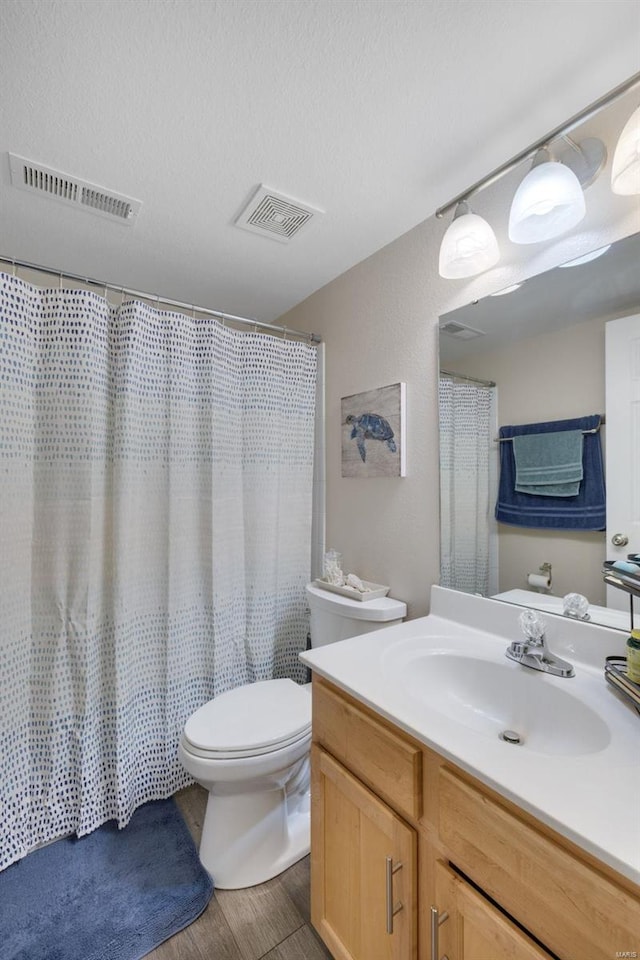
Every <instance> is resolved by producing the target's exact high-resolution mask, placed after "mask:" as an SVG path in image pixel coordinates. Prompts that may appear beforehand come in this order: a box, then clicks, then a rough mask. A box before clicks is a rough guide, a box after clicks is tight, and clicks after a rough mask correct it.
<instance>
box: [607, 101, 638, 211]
mask: <svg viewBox="0 0 640 960" xmlns="http://www.w3.org/2000/svg"><path fill="white" fill-rule="evenodd" d="M611 189H612V190H613V192H614V193H618V194H622V196H632V195H633V194H635V193H640V107H638V108H637V109H636V110H635V111H634V112H633V113H632V114H631V116H630V117H629V119H628V120H627V122H626V124H625V125H624V128H623V130H622V133H621V134H620V139H619V140H618V143H617V146H616V150H615V153H614V155H613V166H612V168H611Z"/></svg>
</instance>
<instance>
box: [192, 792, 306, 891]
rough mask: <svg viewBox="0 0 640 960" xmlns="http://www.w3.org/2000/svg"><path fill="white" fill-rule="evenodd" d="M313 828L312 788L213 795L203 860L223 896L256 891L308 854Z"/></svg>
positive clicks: (205, 827) (204, 834) (205, 828)
mask: <svg viewBox="0 0 640 960" xmlns="http://www.w3.org/2000/svg"><path fill="white" fill-rule="evenodd" d="M310 822H311V816H310V797H309V790H308V788H307V789H306V790H305V791H304V792H295V791H294V792H293V793H287V792H286V791H285V790H284V789H275V790H268V791H263V792H258V793H245V794H241V795H237V794H236V795H235V796H224V795H223V796H220V795H217V794H215V793H209V798H208V800H207V810H206V813H205V819H204V824H203V828H202V839H201V841H200V851H199V852H200V860H201V862H202V865H203V866H204V868H205V870H207V872H208V873H209V874H210V875H211V877H212V879H213V882H214V884H215V886H216V888H218V889H219V890H237V889H242V888H243V887H253V886H255V885H256V884H258V883H264V882H265V881H266V880H271V879H272V877H276V876H277V875H278V874H279V873H282V872H283V870H286V869H287V867H290V866H292V864H294V863H297V861H298V860H301V859H302V858H303V857H305V856H306V855H307V854H308V853H309V850H310ZM221 824H223V825H224V827H223V829H222V830H221V829H220V826H221Z"/></svg>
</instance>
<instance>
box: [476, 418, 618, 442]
mask: <svg viewBox="0 0 640 960" xmlns="http://www.w3.org/2000/svg"><path fill="white" fill-rule="evenodd" d="M606 422H607V421H606V417H605V416H604V414H603V415H602V416H601V417H600V423H599V424H598V426H597V427H594V428H593V430H583V431H582V432H583V433H597V432H598V430H599V429H600V427H602V426H604V424H605V423H606ZM523 426H526V424H523ZM511 440H513V437H494V438H493V442H494V443H509V442H510V441H511Z"/></svg>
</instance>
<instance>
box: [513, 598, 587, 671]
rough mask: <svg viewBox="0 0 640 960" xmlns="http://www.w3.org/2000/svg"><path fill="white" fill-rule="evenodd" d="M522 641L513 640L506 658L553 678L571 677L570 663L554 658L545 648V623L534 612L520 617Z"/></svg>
mask: <svg viewBox="0 0 640 960" xmlns="http://www.w3.org/2000/svg"><path fill="white" fill-rule="evenodd" d="M520 626H521V628H522V631H523V633H524V635H525V639H524V640H514V641H513V642H512V643H511V644H509V646H508V647H507V649H506V656H507V657H509V659H510V660H515V661H516V663H521V664H522V666H523V667H531V669H532V670H541V671H542V672H543V673H550V674H552V676H554V677H573V676H575V671H574V669H573V667H572V666H571V664H570V663H568V662H567V661H566V660H563V659H562V658H561V657H556V656H555V655H554V654H553V653H551V651H550V650H549V648H548V646H547V640H546V637H545V635H544V630H545V622H544V620H543V619H542V617H540V616H539V615H538V614H537V613H536V612H535V611H534V610H525V611H524V612H523V613H522V614H521V615H520Z"/></svg>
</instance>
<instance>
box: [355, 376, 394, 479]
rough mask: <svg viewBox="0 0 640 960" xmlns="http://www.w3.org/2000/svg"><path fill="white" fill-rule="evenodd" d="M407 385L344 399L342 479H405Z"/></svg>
mask: <svg viewBox="0 0 640 960" xmlns="http://www.w3.org/2000/svg"><path fill="white" fill-rule="evenodd" d="M405 392H406V384H404V383H392V384H391V385H390V386H388V387H378V388H377V389H376V390H367V391H366V392H365V393H354V394H352V395H351V396H350V397H342V400H341V420H342V476H343V477H404V476H406V466H405V415H404V408H405Z"/></svg>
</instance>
